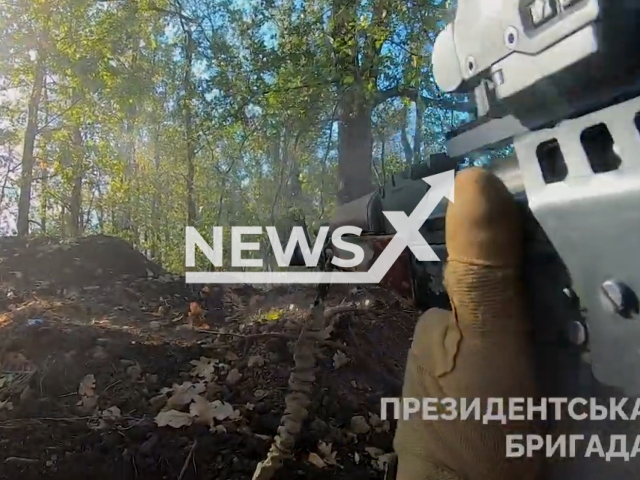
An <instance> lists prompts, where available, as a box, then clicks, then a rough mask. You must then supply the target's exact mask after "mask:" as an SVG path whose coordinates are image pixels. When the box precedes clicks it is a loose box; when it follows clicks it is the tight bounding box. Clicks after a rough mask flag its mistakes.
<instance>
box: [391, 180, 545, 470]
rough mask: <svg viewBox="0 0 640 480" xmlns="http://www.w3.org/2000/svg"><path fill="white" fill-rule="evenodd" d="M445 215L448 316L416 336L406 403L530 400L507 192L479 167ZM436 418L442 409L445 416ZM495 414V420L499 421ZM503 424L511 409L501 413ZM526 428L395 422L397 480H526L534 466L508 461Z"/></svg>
mask: <svg viewBox="0 0 640 480" xmlns="http://www.w3.org/2000/svg"><path fill="white" fill-rule="evenodd" d="M454 195H455V197H454V203H451V204H450V205H449V206H448V209H447V216H446V242H447V249H448V254H449V257H448V261H447V265H446V268H445V287H446V289H447V292H448V294H449V297H450V299H451V307H452V310H453V311H452V312H449V311H445V310H440V309H432V310H429V311H427V312H426V313H424V314H423V315H422V316H421V317H420V320H419V321H418V324H417V326H416V328H415V332H414V337H413V343H412V345H411V349H410V351H409V355H408V360H407V365H406V371H405V379H404V386H403V397H405V398H417V399H422V398H439V399H442V398H453V399H456V400H458V405H459V400H460V399H461V398H465V399H467V405H469V404H471V401H472V400H473V399H475V398H479V399H480V402H481V409H480V414H484V413H486V412H487V403H488V402H487V399H488V398H490V397H498V398H503V399H505V407H507V406H508V402H507V399H508V398H509V397H535V395H536V388H535V381H534V371H533V345H532V343H531V338H530V324H529V322H528V318H527V316H526V311H525V306H524V298H523V291H522V284H521V279H520V276H521V268H522V257H523V251H522V250H523V239H522V226H521V219H520V216H519V211H518V207H517V205H516V203H515V201H514V199H513V197H512V195H511V194H510V193H509V191H508V190H507V189H506V187H505V186H504V184H503V183H502V182H501V181H500V180H499V179H498V178H497V177H495V176H494V175H493V174H491V173H489V172H487V171H485V170H482V169H477V168H472V169H469V170H465V171H463V172H461V173H460V174H458V176H457V177H456V181H455V190H454ZM441 411H442V410H441ZM496 413H497V412H496ZM504 413H505V415H506V414H507V413H508V410H507V409H505V412H504ZM534 430H535V427H534V425H533V424H532V422H528V421H521V422H513V421H509V422H508V423H507V424H506V425H503V424H502V423H501V422H499V421H496V420H492V421H490V422H489V423H488V424H483V422H482V420H481V419H478V420H476V419H475V417H472V418H470V419H467V420H460V415H458V417H457V419H455V420H443V419H438V420H424V419H423V417H422V410H421V411H420V412H418V413H417V414H416V415H415V417H414V418H410V419H408V420H399V421H398V428H397V431H396V436H395V440H394V448H395V451H396V453H397V456H398V464H397V477H396V480H450V479H451V480H531V479H533V478H536V476H537V475H538V470H539V461H538V460H537V459H526V458H506V435H507V434H509V433H513V434H528V433H535V432H534Z"/></svg>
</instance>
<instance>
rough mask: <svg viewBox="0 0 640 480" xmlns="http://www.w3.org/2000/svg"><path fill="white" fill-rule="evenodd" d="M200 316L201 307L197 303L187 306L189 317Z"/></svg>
mask: <svg viewBox="0 0 640 480" xmlns="http://www.w3.org/2000/svg"><path fill="white" fill-rule="evenodd" d="M201 314H202V307H201V306H200V304H199V303H198V302H191V303H190V304H189V315H193V316H199V315H201Z"/></svg>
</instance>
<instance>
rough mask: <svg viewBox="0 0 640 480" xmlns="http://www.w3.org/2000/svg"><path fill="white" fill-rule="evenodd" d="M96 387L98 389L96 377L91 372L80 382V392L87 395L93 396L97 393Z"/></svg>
mask: <svg viewBox="0 0 640 480" xmlns="http://www.w3.org/2000/svg"><path fill="white" fill-rule="evenodd" d="M95 389H96V377H94V376H93V375H91V374H89V375H86V376H85V377H84V378H83V379H82V381H81V382H80V386H79V387H78V393H79V394H80V395H82V396H85V397H92V396H93V395H95V393H96V392H95Z"/></svg>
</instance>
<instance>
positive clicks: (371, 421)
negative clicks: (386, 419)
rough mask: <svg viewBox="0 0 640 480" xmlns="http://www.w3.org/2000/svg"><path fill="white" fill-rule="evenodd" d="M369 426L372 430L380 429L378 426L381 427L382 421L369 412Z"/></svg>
mask: <svg viewBox="0 0 640 480" xmlns="http://www.w3.org/2000/svg"><path fill="white" fill-rule="evenodd" d="M369 424H370V425H371V426H372V427H374V428H375V427H380V426H382V420H381V419H380V417H379V416H378V415H376V414H375V413H371V412H369Z"/></svg>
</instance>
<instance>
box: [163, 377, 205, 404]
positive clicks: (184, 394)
mask: <svg viewBox="0 0 640 480" xmlns="http://www.w3.org/2000/svg"><path fill="white" fill-rule="evenodd" d="M206 390H207V385H206V384H205V383H203V382H199V383H191V382H184V383H183V384H182V385H174V388H173V395H171V397H169V400H167V405H166V409H167V410H170V409H173V408H176V407H184V406H185V405H189V404H190V403H191V401H192V400H193V399H194V398H195V397H196V396H198V395H200V394H201V393H204V392H205V391H206Z"/></svg>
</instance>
